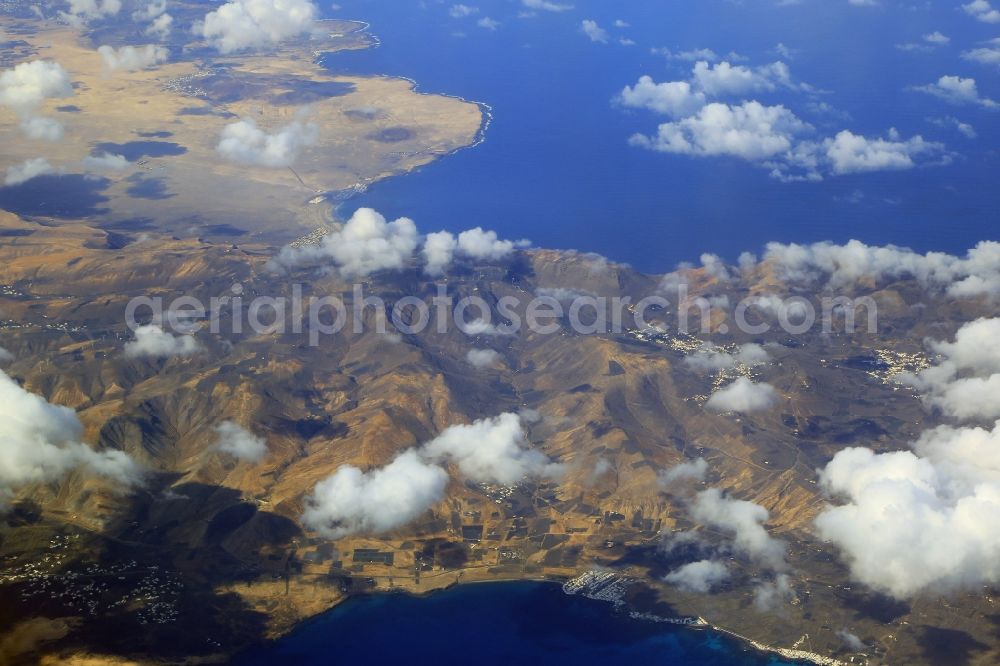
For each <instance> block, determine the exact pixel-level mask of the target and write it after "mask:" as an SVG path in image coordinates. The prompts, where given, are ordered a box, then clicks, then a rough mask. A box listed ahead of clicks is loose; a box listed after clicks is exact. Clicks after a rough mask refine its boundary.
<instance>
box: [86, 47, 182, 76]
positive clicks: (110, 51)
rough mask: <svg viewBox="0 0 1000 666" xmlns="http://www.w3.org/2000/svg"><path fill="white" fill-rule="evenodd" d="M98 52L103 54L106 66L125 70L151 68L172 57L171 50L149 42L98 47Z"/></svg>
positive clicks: (116, 69)
mask: <svg viewBox="0 0 1000 666" xmlns="http://www.w3.org/2000/svg"><path fill="white" fill-rule="evenodd" d="M97 52H98V53H100V54H101V58H102V60H103V61H104V66H105V67H106V68H107V69H108V70H110V71H113V72H114V71H118V70H124V71H126V72H135V71H138V70H140V69H150V68H152V67H155V66H156V65H159V64H160V63H163V62H166V61H167V58H169V57H170V53H169V51H167V49H166V48H165V47H163V46H156V45H154V44H147V45H146V46H138V47H136V46H122V47H121V48H117V49H116V48H113V47H111V46H101V47H98V49H97Z"/></svg>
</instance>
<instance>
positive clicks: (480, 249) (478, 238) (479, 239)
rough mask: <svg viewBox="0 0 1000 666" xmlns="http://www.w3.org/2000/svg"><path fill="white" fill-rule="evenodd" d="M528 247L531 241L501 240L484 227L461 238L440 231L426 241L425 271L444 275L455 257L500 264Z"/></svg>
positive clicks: (465, 232)
mask: <svg viewBox="0 0 1000 666" xmlns="http://www.w3.org/2000/svg"><path fill="white" fill-rule="evenodd" d="M527 244H528V241H516V242H515V241H509V240H500V239H499V238H498V237H497V233H496V232H495V231H484V230H483V229H482V228H481V227H476V228H474V229H468V230H466V231H463V232H461V233H460V234H459V235H458V238H456V237H455V236H454V235H453V234H452V233H450V232H448V231H438V232H435V233H432V234H428V235H427V238H426V239H425V241H424V247H423V250H422V254H423V256H424V261H425V266H424V271H425V272H426V273H427V274H428V275H431V276H438V275H443V274H444V272H445V271H446V270H447V269H448V268H449V267H450V266H451V263H452V261H453V260H454V259H455V257H461V258H466V259H471V260H473V261H499V260H501V259H504V258H506V257H507V256H509V255H510V254H511V253H512V252H514V249H515V248H517V247H523V246H525V245H527Z"/></svg>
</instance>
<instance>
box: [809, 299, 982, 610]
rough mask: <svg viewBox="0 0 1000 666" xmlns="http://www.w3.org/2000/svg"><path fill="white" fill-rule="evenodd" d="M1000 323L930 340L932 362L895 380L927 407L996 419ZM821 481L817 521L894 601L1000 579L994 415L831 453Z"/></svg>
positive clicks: (856, 570)
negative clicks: (908, 440) (879, 448)
mask: <svg viewBox="0 0 1000 666" xmlns="http://www.w3.org/2000/svg"><path fill="white" fill-rule="evenodd" d="M998 335H1000V319H979V320H976V321H974V322H970V323H968V324H965V325H964V326H962V327H961V328H960V329H959V331H958V332H957V333H956V335H955V339H954V341H953V342H947V341H945V342H929V343H928V344H929V346H930V348H931V350H932V351H933V352H935V353H936V354H937V355H938V358H937V363H936V364H935V365H933V366H931V367H929V368H927V369H925V370H923V371H921V372H920V373H918V374H916V375H912V374H911V375H908V376H901V377H900V378H901V379H903V380H904V381H907V382H909V383H910V384H911V385H913V386H914V387H915V388H916V389H917V390H918V391H920V392H921V394H922V396H921V397H922V398H923V399H924V400H925V401H927V402H928V404H930V405H932V406H935V407H939V408H941V410H942V411H943V412H944V414H945V415H946V416H949V417H951V418H954V419H957V420H960V421H964V420H969V419H976V420H983V421H985V420H987V419H995V418H996V417H997V416H1000V349H998V347H997V345H996V340H997V336H998ZM821 481H822V484H823V486H824V488H826V490H827V491H828V492H829V493H830V494H831V495H832V496H833V497H834V498H835V499H836V501H838V503H839V505H837V506H833V507H831V508H829V509H827V510H826V511H824V512H823V513H822V514H820V515H819V516H818V517H817V519H816V528H817V531H818V533H819V535H820V537H821V538H823V539H826V540H829V541H833V542H834V543H835V544H836V545H837V546H838V547H839V548H840V549H841V551H842V552H843V554H844V556H845V558H846V559H847V562H848V564H849V565H850V567H851V574H852V576H853V577H854V578H855V579H857V580H859V581H861V582H863V583H865V584H866V585H869V586H871V587H873V588H875V589H877V590H880V591H883V592H886V593H889V594H891V595H893V596H895V597H898V598H908V597H912V596H915V595H917V594H920V593H922V592H925V591H929V592H933V593H938V594H942V593H949V592H952V591H955V590H957V589H976V588H979V587H980V586H982V585H986V584H996V583H997V582H1000V421H997V422H993V423H991V424H990V426H988V427H956V426H952V425H941V426H938V427H935V428H933V429H930V430H928V431H925V432H924V433H923V434H921V435H920V437H919V438H918V439H917V440H916V441H914V442H913V443H912V445H911V450H909V451H895V452H890V453H876V452H874V451H872V450H871V449H867V448H850V449H846V450H843V451H840V452H839V453H838V454H837V455H836V456H834V458H833V460H831V461H830V463H829V464H828V465H827V466H826V467H825V468H824V469H823V470H822V473H821Z"/></svg>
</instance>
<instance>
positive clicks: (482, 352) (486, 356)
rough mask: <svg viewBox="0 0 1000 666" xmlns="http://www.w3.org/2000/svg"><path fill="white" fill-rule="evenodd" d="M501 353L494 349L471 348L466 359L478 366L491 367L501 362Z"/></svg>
mask: <svg viewBox="0 0 1000 666" xmlns="http://www.w3.org/2000/svg"><path fill="white" fill-rule="evenodd" d="M500 358H501V357H500V354H498V353H497V352H495V351H493V350H492V349H470V350H469V352H468V353H467V354H466V355H465V360H466V361H468V362H469V364H470V365H472V366H473V367H476V368H489V367H491V366H494V365H496V364H497V363H499V362H500Z"/></svg>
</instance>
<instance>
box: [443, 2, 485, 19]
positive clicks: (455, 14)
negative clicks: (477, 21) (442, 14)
mask: <svg viewBox="0 0 1000 666" xmlns="http://www.w3.org/2000/svg"><path fill="white" fill-rule="evenodd" d="M478 13H479V8H478V7H470V6H469V5H452V6H451V8H450V9H449V10H448V14H449V16H451V17H452V18H465V17H467V16H472V15H473V14H478Z"/></svg>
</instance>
